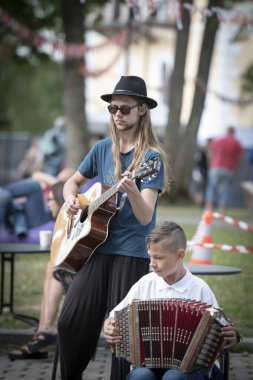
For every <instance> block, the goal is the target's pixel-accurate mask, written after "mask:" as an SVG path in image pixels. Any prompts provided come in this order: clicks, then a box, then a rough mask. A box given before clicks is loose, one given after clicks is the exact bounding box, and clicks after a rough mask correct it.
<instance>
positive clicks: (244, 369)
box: [0, 331, 253, 380]
mask: <svg viewBox="0 0 253 380" xmlns="http://www.w3.org/2000/svg"><path fill="white" fill-rule="evenodd" d="M4 336H5V335H3V332H2V331H0V338H1V340H2V342H4V340H5V338H4ZM8 339H9V337H8ZM244 342H245V343H246V344H247V343H248V345H245V346H242V347H241V348H242V349H241V350H240V351H241V352H240V353H230V366H229V367H230V370H229V380H253V350H252V347H253V338H248V339H244ZM245 343H244V344H245ZM244 347H245V349H244ZM249 347H250V349H248V348H249ZM7 352H8V349H6V348H2V349H0V380H21V379H25V380H53V379H52V373H53V362H54V351H53V349H52V351H51V352H50V354H49V358H48V359H45V360H41V359H40V360H16V361H14V362H12V361H10V360H9V358H8V355H7ZM110 358H111V354H110V352H109V351H107V350H106V348H105V346H104V344H103V340H101V342H100V344H99V347H98V349H97V352H96V356H95V359H94V360H93V361H92V362H90V364H89V366H88V368H87V369H86V371H85V373H84V374H83V380H109V374H110ZM55 380H60V370H59V365H58V368H57V373H56V377H55Z"/></svg>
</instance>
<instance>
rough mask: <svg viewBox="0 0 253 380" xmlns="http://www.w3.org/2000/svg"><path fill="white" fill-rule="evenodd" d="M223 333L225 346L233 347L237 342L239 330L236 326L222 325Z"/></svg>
mask: <svg viewBox="0 0 253 380" xmlns="http://www.w3.org/2000/svg"><path fill="white" fill-rule="evenodd" d="M221 334H222V336H223V348H231V347H232V346H234V345H235V344H236V343H237V332H236V329H235V328H234V326H232V325H227V326H225V327H222V328H221Z"/></svg>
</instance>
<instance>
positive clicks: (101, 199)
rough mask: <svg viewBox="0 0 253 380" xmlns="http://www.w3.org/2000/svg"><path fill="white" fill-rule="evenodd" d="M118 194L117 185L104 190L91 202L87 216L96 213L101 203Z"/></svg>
mask: <svg viewBox="0 0 253 380" xmlns="http://www.w3.org/2000/svg"><path fill="white" fill-rule="evenodd" d="M117 192H118V183H116V184H115V185H113V186H112V187H110V188H109V189H108V190H106V191H105V192H104V193H103V194H102V195H101V196H100V197H99V198H98V199H96V200H95V201H94V202H92V203H91V204H90V205H89V207H88V214H92V213H93V212H94V211H96V210H97V209H98V208H99V207H100V206H101V205H102V204H103V203H105V202H106V201H107V200H108V199H110V198H111V197H112V196H113V195H115V194H116V193H117Z"/></svg>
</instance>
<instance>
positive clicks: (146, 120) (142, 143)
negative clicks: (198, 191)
mask: <svg viewBox="0 0 253 380" xmlns="http://www.w3.org/2000/svg"><path fill="white" fill-rule="evenodd" d="M109 128H110V132H111V136H112V154H113V160H114V168H115V169H114V175H115V178H116V180H117V181H119V180H120V179H121V174H122V173H121V164H120V146H119V135H118V131H117V128H116V126H115V124H114V121H113V117H112V116H111V120H110V124H109ZM135 137H136V140H135V141H136V145H135V151H134V156H133V160H132V163H131V165H130V166H129V168H128V170H129V171H130V172H131V171H133V170H134V169H136V168H137V167H138V165H139V163H140V161H141V159H142V157H143V156H144V153H145V150H146V149H147V148H149V149H151V150H153V151H155V152H158V153H159V154H160V156H161V159H162V161H163V165H164V179H163V192H165V191H168V190H169V183H170V179H169V172H170V168H169V163H168V156H167V153H166V152H165V150H164V148H163V147H162V145H161V143H160V141H159V139H158V137H157V135H156V133H155V131H154V129H153V127H152V123H151V118H150V111H149V109H148V108H147V111H146V112H145V113H144V114H143V115H141V116H140V120H139V128H138V130H137V133H136V136H135Z"/></svg>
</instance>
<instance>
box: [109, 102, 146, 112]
mask: <svg viewBox="0 0 253 380" xmlns="http://www.w3.org/2000/svg"><path fill="white" fill-rule="evenodd" d="M140 105H141V104H136V105H135V106H132V107H130V106H127V105H124V106H120V107H118V106H116V105H114V104H110V105H109V106H108V107H107V108H108V111H109V112H110V113H111V114H112V115H115V114H116V113H117V112H118V111H120V112H121V113H122V115H129V114H130V112H131V109H133V108H135V107H139V106H140Z"/></svg>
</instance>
